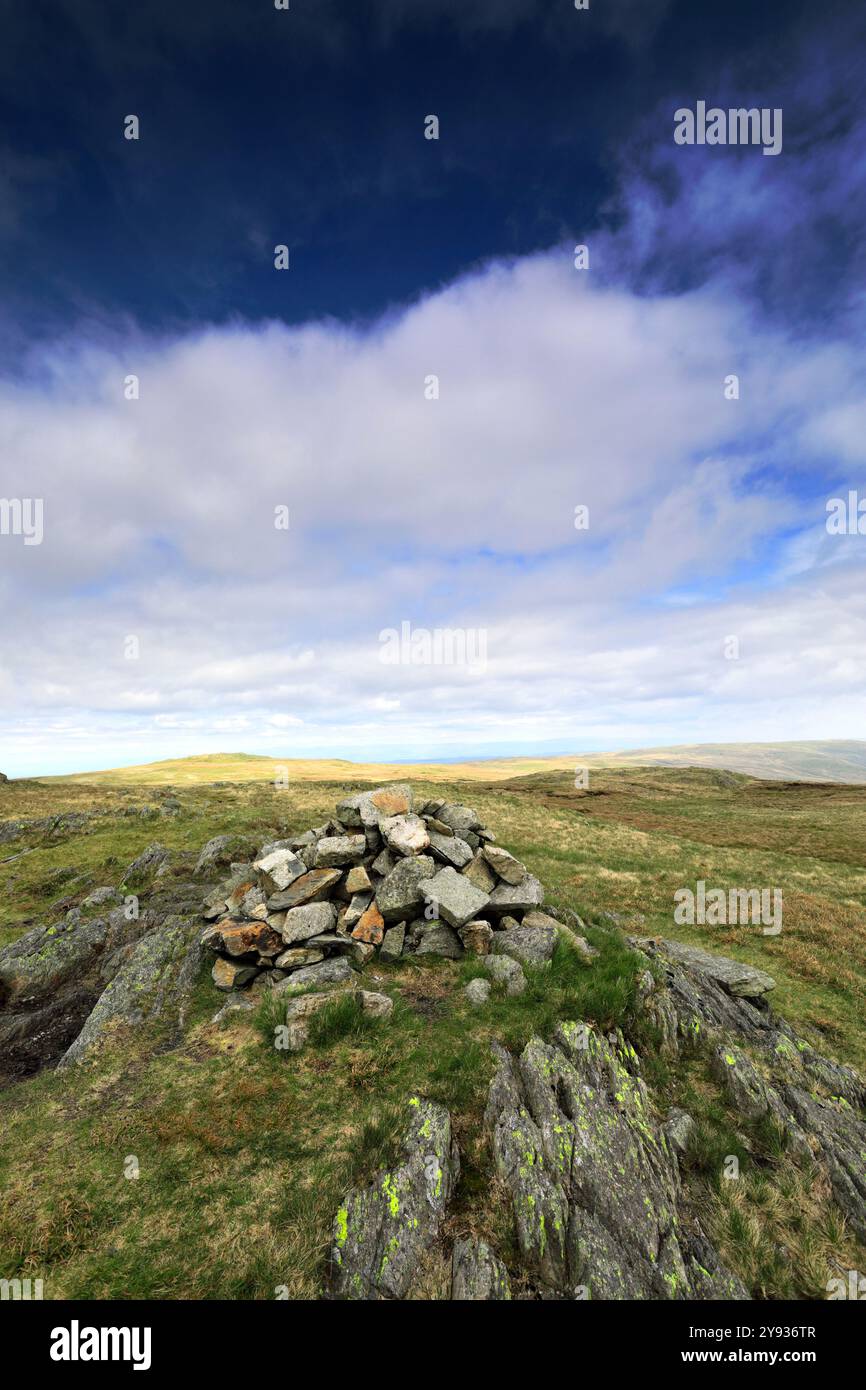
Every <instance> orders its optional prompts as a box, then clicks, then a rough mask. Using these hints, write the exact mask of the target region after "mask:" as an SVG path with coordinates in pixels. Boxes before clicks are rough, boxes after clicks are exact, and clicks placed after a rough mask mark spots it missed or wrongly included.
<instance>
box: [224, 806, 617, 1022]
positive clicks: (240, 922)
mask: <svg viewBox="0 0 866 1390" xmlns="http://www.w3.org/2000/svg"><path fill="white" fill-rule="evenodd" d="M495 841H496V837H495V835H493V834H492V832H491V831H489V830H487V829H486V828H485V827H484V826H483V825H482V824H481V821H480V819H479V817H478V814H477V813H476V812H475V811H474V810H472V808H471V807H469V806H463V805H460V804H458V803H456V802H449V801H443V800H432V801H425V802H424V803H423V804H421V805H419V806H418V808H417V810H416V809H415V807H414V805H413V794H412V789H411V787H409V786H407V785H404V784H396V785H390V786H386V787H380V788H378V789H377V790H376V791H370V792H361V793H359V794H358V795H355V796H351V797H348V798H347V799H346V800H344V801H341V802H340V803H339V804H338V806H337V808H336V816H335V818H334V819H333V820H330V821H328V823H327V824H326V825H322V826H319V827H318V828H317V829H314V830H307V831H305V832H304V833H303V834H302V835H296V836H294V837H292V838H289V839H286V840H278V841H275V842H273V843H271V844H267V845H264V846H263V847H262V849H261V851H260V853H259V855H258V857H257V858H256V859H254V860H253V861H252V862H250V863H235V864H232V866H231V875H230V877H229V878H228V880H227V881H225V882H224V883H223V884H222V885H221V886H220V887H219V888H217V889H215V890H214V891H213V892H212V893H210V894H209V895H208V897H207V898H206V899H205V904H204V916H205V918H206V919H207V920H208V921H209V922H210V923H211V925H210V926H209V927H208V928H207V930H206V931H205V933H204V937H203V944H204V945H205V946H206V947H209V948H210V949H211V950H212V951H213V952H214V953H215V955H216V961H215V962H214V966H213V980H214V983H215V984H216V986H217V987H218V988H219V989H222V990H226V991H234V990H242V989H246V988H248V987H249V986H250V985H252V984H253V983H254V982H256V983H258V984H260V985H261V984H265V985H269V986H273V987H274V988H277V989H279V990H281V991H283V992H288V993H295V992H297V991H298V990H301V989H307V988H309V987H310V986H316V987H318V986H321V985H333V984H339V983H342V982H344V981H346V980H348V979H350V978H351V976H352V972H353V970H361V969H363V968H364V966H365V965H366V964H367V962H368V961H369V960H370V959H371V958H372V957H373V956H374V955H375V954H376V953H377V952H378V955H379V958H380V959H381V960H382V961H390V962H394V961H397V960H399V959H400V958H401V957H403V956H408V955H417V956H424V955H431V956H444V957H447V958H450V959H452V960H457V959H459V958H460V957H461V956H463V955H464V953H466V952H469V953H472V954H475V955H479V956H488V955H491V956H497V957H498V956H501V957H502V961H501V962H498V963H497V965H496V966H493V965H492V963H491V971H490V973H491V974H492V975H494V976H495V977H498V978H501V979H502V980H503V981H504V982H505V983H506V985H507V987H508V988H509V989H510V990H511V991H512V992H517V991H518V990H519V989H522V988H523V984H524V981H523V975H522V971H521V969H520V966H519V964H518V962H521V961H522V962H529V963H531V964H533V965H537V964H544V963H545V962H548V961H549V960H550V958H551V956H552V954H553V949H554V946H555V944H556V939H557V933H558V930H559V926H558V923H557V922H556V921H555V920H554V919H553V918H551V917H549V916H548V915H547V914H546V913H544V912H541V911H540V910H539V909H540V907H541V903H542V901H543V898H544V894H543V890H542V887H541V884H540V883H539V881H538V879H537V878H534V877H533V875H532V874H530V873H528V872H527V870H526V868H525V866H524V865H523V864H521V863H520V861H519V860H518V859H515V857H514V856H513V855H512V854H509V852H508V851H507V850H505V849H502V848H501V847H500V846H498V845H497V844H496V842H495ZM575 940H577V941H579V938H575ZM586 952H587V956H589V954H590V953H589V948H586ZM473 983H475V984H476V990H475V992H476V994H477V993H478V992H479V991H478V988H477V982H473ZM481 993H482V994H483V990H482V991H481ZM470 997H472V996H470ZM475 1002H480V1001H479V1000H475Z"/></svg>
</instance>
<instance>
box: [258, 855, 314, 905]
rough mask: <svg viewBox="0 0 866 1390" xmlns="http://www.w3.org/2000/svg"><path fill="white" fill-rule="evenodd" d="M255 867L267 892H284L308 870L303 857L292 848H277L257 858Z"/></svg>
mask: <svg viewBox="0 0 866 1390" xmlns="http://www.w3.org/2000/svg"><path fill="white" fill-rule="evenodd" d="M254 867H255V868H256V869H258V872H259V876H260V879H261V884H262V887H263V888H264V889H265V891H266V892H267V893H269V894H270V893H282V892H283V891H284V889H286V888H288V887H289V885H290V884H292V883H294V882H295V879H298V878H300V877H301V875H302V874H305V873H306V872H307V866H306V864H305V863H304V861H303V859H299V858H298V856H297V855H296V854H295V853H294V851H293V850H290V849H277V850H274V851H273V853H272V854H266V855H265V856H264V857H263V858H262V859H257V860H256V862H255V865H254Z"/></svg>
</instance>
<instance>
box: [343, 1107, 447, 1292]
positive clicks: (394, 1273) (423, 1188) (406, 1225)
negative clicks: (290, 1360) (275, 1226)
mask: <svg viewBox="0 0 866 1390" xmlns="http://www.w3.org/2000/svg"><path fill="white" fill-rule="evenodd" d="M407 1112H408V1114H407V1120H408V1124H407V1127H406V1130H405V1132H404V1135H403V1141H402V1150H403V1160H402V1162H401V1163H400V1164H399V1166H398V1167H396V1168H395V1169H394V1170H393V1171H391V1172H379V1173H377V1174H376V1177H375V1178H374V1180H373V1182H372V1183H371V1184H370V1185H369V1186H368V1187H359V1188H353V1189H352V1191H351V1192H349V1193H348V1194H347V1196H346V1198H345V1200H344V1201H343V1203H342V1204H341V1206H340V1209H339V1211H338V1212H337V1216H336V1219H335V1221H334V1227H333V1232H332V1238H331V1286H332V1289H333V1292H334V1294H335V1296H336V1297H337V1298H344V1299H380V1298H405V1297H406V1295H407V1294H408V1293H409V1290H410V1287H411V1285H412V1280H413V1277H414V1276H415V1274H416V1272H417V1270H418V1267H419V1264H420V1262H421V1258H422V1256H423V1254H424V1253H425V1251H426V1250H427V1249H429V1247H430V1246H431V1245H432V1244H433V1242H434V1241H435V1240H436V1238H437V1236H438V1234H439V1230H440V1227H441V1225H442V1220H443V1218H444V1216H445V1211H446V1208H447V1205H448V1202H449V1199H450V1197H451V1194H452V1192H453V1190H454V1187H455V1185H456V1182H457V1176H458V1173H459V1169H460V1163H459V1157H458V1154H457V1146H456V1144H455V1143H454V1142H453V1139H452V1136H451V1117H450V1115H449V1114H448V1111H447V1110H445V1109H444V1107H443V1106H441V1105H436V1104H434V1103H433V1102H432V1101H427V1100H422V1099H421V1098H419V1097H418V1096H413V1097H412V1098H411V1100H410V1101H409V1104H408V1106H407Z"/></svg>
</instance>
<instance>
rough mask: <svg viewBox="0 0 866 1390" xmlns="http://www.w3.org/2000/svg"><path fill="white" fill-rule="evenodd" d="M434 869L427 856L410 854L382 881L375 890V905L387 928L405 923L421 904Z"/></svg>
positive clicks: (431, 861)
mask: <svg viewBox="0 0 866 1390" xmlns="http://www.w3.org/2000/svg"><path fill="white" fill-rule="evenodd" d="M435 867H436V866H435V864H434V863H433V860H432V859H431V858H430V856H429V855H428V854H417V855H412V856H411V857H410V858H408V859H401V860H400V862H399V863H398V864H396V865H395V867H394V868H393V869H392V870H391V872H390V873H389V874H388V877H387V878H385V879H383V880H382V882H381V883H380V884H379V887H378V888H377V889H376V904H377V906H378V908H379V911H380V912H381V914H382V916H383V917H384V919H385V922H386V923H387V924H388V925H391V924H393V923H395V922H401V921H405V919H406V918H407V917H411V916H412V914H413V909H417V908H419V907H420V906H421V905H422V904H423V902H424V889H425V888H426V883H427V880H428V879H430V878H431V877H432V875H433V872H434V869H435Z"/></svg>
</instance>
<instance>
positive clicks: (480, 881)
mask: <svg viewBox="0 0 866 1390" xmlns="http://www.w3.org/2000/svg"><path fill="white" fill-rule="evenodd" d="M461 872H462V873H463V877H464V878H468V879H469V882H470V883H474V885H475V887H476V888H480V889H481V892H482V893H492V892H493V890H494V888H495V887H496V875H495V873H494V872H493V870H492V869H491V867H490V865H489V864H488V862H487V860H486V859H485V858H484V855H483V854H482V853H481V851H480V850H479V852H478V853H477V854H476V855H474V856H473V858H472V861H471V862H470V863H469V864H467V865H466V868H465V869H463V870H462V871H461Z"/></svg>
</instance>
